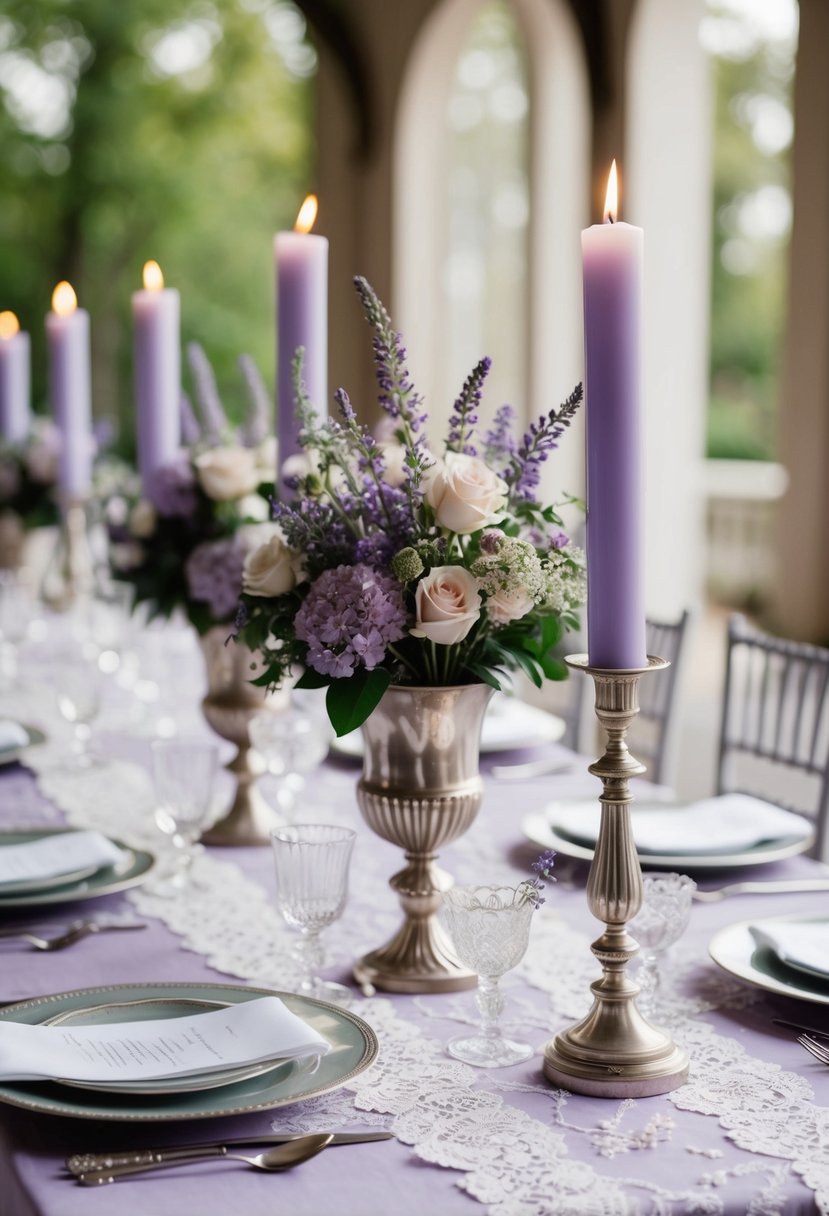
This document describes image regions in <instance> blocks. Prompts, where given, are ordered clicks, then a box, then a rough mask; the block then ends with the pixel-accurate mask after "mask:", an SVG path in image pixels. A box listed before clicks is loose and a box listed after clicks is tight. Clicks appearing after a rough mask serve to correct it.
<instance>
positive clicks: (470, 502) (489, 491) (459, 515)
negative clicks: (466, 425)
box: [424, 452, 507, 534]
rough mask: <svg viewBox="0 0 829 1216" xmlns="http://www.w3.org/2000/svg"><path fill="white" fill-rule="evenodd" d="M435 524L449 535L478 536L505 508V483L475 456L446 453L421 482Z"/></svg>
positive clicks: (498, 517)
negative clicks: (466, 534)
mask: <svg viewBox="0 0 829 1216" xmlns="http://www.w3.org/2000/svg"><path fill="white" fill-rule="evenodd" d="M424 488H425V490H426V501H427V502H428V503H429V505H430V506H431V507H432V508H433V509H434V512H435V520H436V521H437V523H438V524H439V525H440V527H441V528H447V529H448V530H449V531H450V532H459V533H462V534H463V533H467V532H477V531H478V529H479V528H487V527H489V526H490V524H493V523H496V522H497V521H498V520H499V519H500V517H501V514H502V512H503V510H504V507H505V506H506V504H507V485H506V482H504V481H502V479H501V478H500V477H499V476H498V475H497V473H493V471H492V469H490V468H489V466H488V465H486V464H484V462H483V460H479V459H478V457H477V456H466V455H464V454H463V453H462V452H447V454H446V457H445V459H444V460H443V462H442V463H440V464H436V465H433V466H432V468H430V469H429V470H428V472H427V474H426V477H425V478H424Z"/></svg>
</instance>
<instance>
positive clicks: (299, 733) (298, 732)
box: [248, 706, 331, 814]
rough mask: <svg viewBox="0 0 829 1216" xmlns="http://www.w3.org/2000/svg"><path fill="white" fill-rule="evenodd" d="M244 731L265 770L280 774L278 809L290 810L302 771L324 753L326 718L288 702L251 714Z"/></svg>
mask: <svg viewBox="0 0 829 1216" xmlns="http://www.w3.org/2000/svg"><path fill="white" fill-rule="evenodd" d="M248 731H249V734H250V741H251V743H252V744H253V746H254V748H255V749H256V751H257V752H259V755H260V756H261V757H262V759H263V760H264V761H265V764H266V766H267V769H268V772H269V773H272V774H273V775H274V776H275V777H278V778H280V784H279V792H278V795H277V803H278V808H279V810H280V811H283V812H284V813H286V814H290V813H291V811H293V810H294V808H295V806H296V803H297V796H298V794H300V793H301V792H302V790H303V788H304V786H305V774H306V773H310V772H312V771H313V770H314V769H315V768H316V767H317V765H318V764H321V763H322V761H323V760H324V759H325V757H326V755H327V753H328V744H329V740H330V734H331V730H330V727H329V726H328V723H327V721H323V720H322V719H321V718H319V717H318V716H315V715H313V714H308V713H304V712H303V711H302V710H300V709H297V708H296V707H295V706H292V707H291V708H290V709H286V710H285V711H284V712H282V713H273V712H272V711H270V710H265V711H264V712H262V713H258V714H255V715H254V716H253V717H252V718H251V720H250V723H249V725H248Z"/></svg>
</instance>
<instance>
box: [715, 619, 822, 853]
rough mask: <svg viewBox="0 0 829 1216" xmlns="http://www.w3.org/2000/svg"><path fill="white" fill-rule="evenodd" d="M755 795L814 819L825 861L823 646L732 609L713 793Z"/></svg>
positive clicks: (816, 848)
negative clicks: (776, 632) (778, 634)
mask: <svg viewBox="0 0 829 1216" xmlns="http://www.w3.org/2000/svg"><path fill="white" fill-rule="evenodd" d="M733 792H739V793H744V794H754V795H755V796H756V797H758V798H765V799H766V800H767V801H769V802H774V803H777V804H778V805H779V806H783V807H786V808H787V809H788V810H792V811H797V812H798V813H799V814H802V815H806V816H807V817H808V818H810V819H813V820H814V822H815V830H816V841H815V846H814V849H813V852H814V854H815V856H818V857H820V858H822V859H823V860H826V859H827V854H829V840H827V814H829V650H824V649H822V648H821V647H818V646H811V645H809V644H808V643H805V642H792V641H788V640H786V639H785V638H775V637H771V636H769V635H768V634H764V633H761V632H760V631H759V630H756V629H754V628H752V627H751V626H750V625H749V624H748V622H747V621H746V620H745V618H744V617H742V616H740V615H738V614H735V615H734V616H732V617H731V618H730V619H729V623H728V654H727V662H726V676H725V689H724V693H723V706H722V717H721V722H720V748H719V763H718V767H717V793H720V794H723V793H733Z"/></svg>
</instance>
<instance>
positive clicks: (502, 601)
mask: <svg viewBox="0 0 829 1216" xmlns="http://www.w3.org/2000/svg"><path fill="white" fill-rule="evenodd" d="M534 604H535V599H534V598H533V596H532V595H530V593H529V591H527V589H526V587H510V589H509V590H508V591H500V590H499V591H496V592H495V594H494V595H491V596H489V598H488V599H487V602H486V610H487V612H488V613H489V619H490V620H491V621H492V622H493V624H495V625H508V624H509V623H510V621H519V620H520V619H521V617H522V616H526V615H527V613H528V612H529V611H530V609H531V608H532V607H533V605H534Z"/></svg>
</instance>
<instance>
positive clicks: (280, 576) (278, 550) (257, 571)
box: [242, 524, 303, 595]
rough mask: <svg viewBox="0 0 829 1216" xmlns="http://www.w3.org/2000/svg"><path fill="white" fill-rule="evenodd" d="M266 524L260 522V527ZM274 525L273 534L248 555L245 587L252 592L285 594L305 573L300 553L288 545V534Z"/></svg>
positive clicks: (244, 588)
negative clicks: (283, 533) (285, 535)
mask: <svg viewBox="0 0 829 1216" xmlns="http://www.w3.org/2000/svg"><path fill="white" fill-rule="evenodd" d="M265 526H266V525H264V524H260V525H259V528H264V527H265ZM270 527H271V529H272V531H271V535H270V538H269V539H268V540H267V541H265V543H264V544H260V545H259V546H258V548H256V549H254V550H253V551H252V552H251V553H249V554H248V555H247V557H246V558H245V565H244V570H243V573H242V590H243V591H245V592H246V593H247V594H248V595H284V594H285V592H286V591H291V590H292V589H293V588H294V587H295V586H296V584H297V582H298V581H299V580H300V579H301V578H302V576H303V571H302V559H301V557H300V555H299V554H298V553H296V552H295V551H294V550H293V549H289V548H288V546H287V544H286V543H285V537H284V536H283V535H282V533H281V532H280V531H279V529H278V528H277V527H276V526H275V525H270ZM253 530H254V529H249V530H248V531H253Z"/></svg>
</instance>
